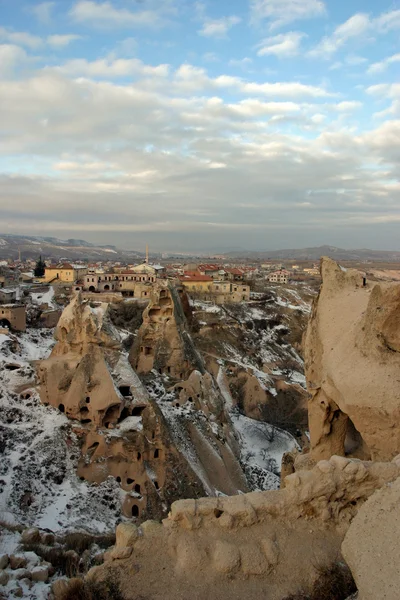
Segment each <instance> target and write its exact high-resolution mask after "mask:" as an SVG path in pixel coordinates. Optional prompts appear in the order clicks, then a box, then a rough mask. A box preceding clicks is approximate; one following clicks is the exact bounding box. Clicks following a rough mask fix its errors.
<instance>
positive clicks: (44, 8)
mask: <svg viewBox="0 0 400 600" xmlns="http://www.w3.org/2000/svg"><path fill="white" fill-rule="evenodd" d="M54 6H55V2H41V3H40V4H37V5H36V6H32V8H30V11H31V12H32V13H33V14H34V15H35V17H36V18H37V20H38V21H39V22H40V23H42V24H43V25H49V24H50V23H51V16H52V12H53V9H54Z"/></svg>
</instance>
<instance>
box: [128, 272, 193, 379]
mask: <svg viewBox="0 0 400 600" xmlns="http://www.w3.org/2000/svg"><path fill="white" fill-rule="evenodd" d="M185 325H186V318H185V314H184V311H183V308H182V303H181V301H180V298H179V295H178V292H177V290H176V289H175V288H173V287H172V286H171V285H169V284H164V285H163V284H160V285H158V286H155V287H154V288H153V292H152V295H151V299H150V303H149V305H148V306H147V308H146V309H145V311H144V313H143V324H142V326H141V327H140V329H139V333H138V337H137V340H136V342H135V344H134V346H133V348H132V351H131V354H130V361H131V364H132V366H133V367H134V369H135V370H136V371H137V372H138V373H149V372H150V371H151V370H152V369H156V371H157V372H158V373H160V374H162V373H166V374H168V375H171V376H172V377H175V378H177V379H186V378H187V377H188V376H189V375H190V373H191V371H192V370H193V369H195V368H196V369H198V370H199V371H201V372H204V366H203V363H202V360H201V358H200V356H199V354H198V353H197V352H196V350H195V348H194V345H193V342H192V341H191V338H190V336H189V334H188V332H187V328H186V327H185Z"/></svg>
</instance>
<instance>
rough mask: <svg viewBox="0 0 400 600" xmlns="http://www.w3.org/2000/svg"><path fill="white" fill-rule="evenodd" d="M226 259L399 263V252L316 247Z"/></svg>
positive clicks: (262, 252) (231, 254)
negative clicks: (326, 258)
mask: <svg viewBox="0 0 400 600" xmlns="http://www.w3.org/2000/svg"><path fill="white" fill-rule="evenodd" d="M226 256H227V258H228V257H239V256H240V257H243V258H248V259H253V260H255V259H257V258H259V259H262V260H268V259H271V260H277V259H281V260H289V259H290V260H312V261H317V260H319V259H320V258H321V256H329V257H331V258H334V259H335V260H351V261H381V262H400V252H399V251H394V250H369V249H367V248H362V249H360V250H346V249H344V248H337V247H336V246H317V247H313V248H291V249H285V250H263V251H260V252H229V253H227V254H226Z"/></svg>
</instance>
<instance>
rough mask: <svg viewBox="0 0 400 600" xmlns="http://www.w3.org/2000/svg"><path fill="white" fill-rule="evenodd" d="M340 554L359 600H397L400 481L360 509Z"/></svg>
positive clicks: (399, 479) (399, 587)
mask: <svg viewBox="0 0 400 600" xmlns="http://www.w3.org/2000/svg"><path fill="white" fill-rule="evenodd" d="M342 554H343V556H344V558H345V560H346V562H347V564H348V565H349V567H350V569H351V571H352V573H353V577H354V579H355V582H356V584H357V588H358V591H359V595H360V598H361V599H362V600H398V598H399V594H400V569H399V556H400V477H399V478H398V479H396V481H395V482H394V483H392V484H388V485H385V486H384V487H383V488H382V489H380V490H378V491H377V492H375V493H374V494H373V495H372V496H371V497H370V498H369V499H368V500H367V502H366V503H365V504H364V505H363V506H362V507H361V509H360V510H359V512H358V514H357V515H356V517H355V518H354V520H353V522H352V524H351V525H350V528H349V530H348V531H347V534H346V536H345V538H344V541H343V544H342Z"/></svg>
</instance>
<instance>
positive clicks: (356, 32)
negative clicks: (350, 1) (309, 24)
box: [308, 13, 371, 58]
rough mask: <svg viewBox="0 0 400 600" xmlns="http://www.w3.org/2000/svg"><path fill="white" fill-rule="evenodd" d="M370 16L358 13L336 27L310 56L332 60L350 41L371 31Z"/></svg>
mask: <svg viewBox="0 0 400 600" xmlns="http://www.w3.org/2000/svg"><path fill="white" fill-rule="evenodd" d="M370 27H371V22H370V19H369V16H368V15H366V14H364V13H358V14H356V15H353V16H352V17H350V18H349V19H348V20H347V21H345V22H344V23H342V24H341V25H339V26H338V27H336V29H335V30H334V32H333V34H332V35H331V36H326V37H324V38H322V40H321V41H320V42H319V44H317V45H316V46H315V48H313V49H312V50H311V51H310V52H309V53H308V55H309V56H310V57H314V58H330V57H331V56H332V55H333V54H335V52H337V51H338V50H339V48H341V47H342V46H344V45H345V44H346V43H347V42H348V41H349V40H350V39H352V38H357V37H360V36H361V35H363V34H365V33H367V32H368V31H369V30H370Z"/></svg>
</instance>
